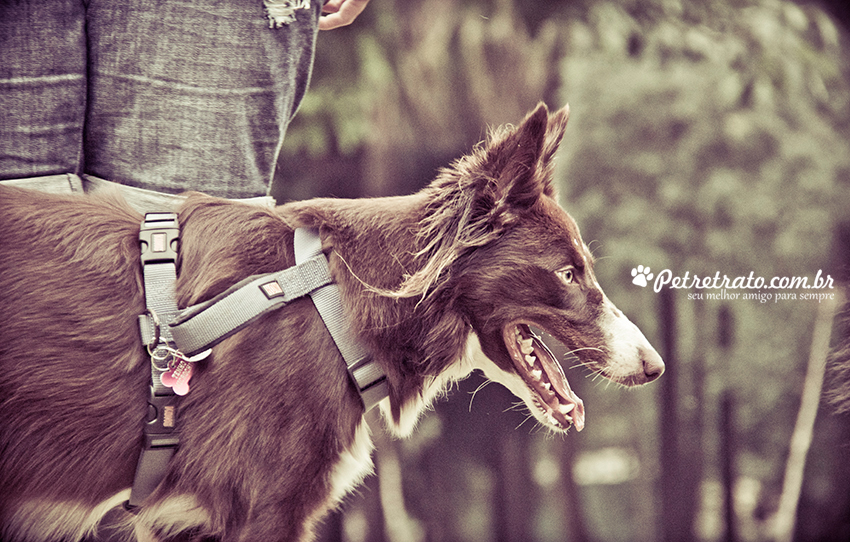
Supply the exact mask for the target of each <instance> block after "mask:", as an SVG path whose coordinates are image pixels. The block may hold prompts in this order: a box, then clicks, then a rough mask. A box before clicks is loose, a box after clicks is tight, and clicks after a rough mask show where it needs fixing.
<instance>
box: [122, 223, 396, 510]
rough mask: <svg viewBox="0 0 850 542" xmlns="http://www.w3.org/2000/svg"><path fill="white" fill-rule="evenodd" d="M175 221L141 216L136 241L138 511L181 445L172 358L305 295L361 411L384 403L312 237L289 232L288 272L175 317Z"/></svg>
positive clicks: (381, 377) (255, 279)
mask: <svg viewBox="0 0 850 542" xmlns="http://www.w3.org/2000/svg"><path fill="white" fill-rule="evenodd" d="M179 238H180V230H179V225H178V223H177V215H176V214H175V213H148V214H147V215H145V221H144V222H143V223H142V227H141V230H140V233H139V239H140V241H141V245H142V256H141V261H142V267H143V271H144V282H145V303H146V306H147V313H146V314H144V315H142V316H140V317H139V323H140V330H141V335H142V341H143V343H144V344H145V345H146V346H147V347H148V351H149V352H150V354H151V385H150V395H149V399H148V416H147V419H146V424H145V429H144V434H145V443H144V447H143V448H142V452H141V454H140V456H139V462H138V464H137V466H136V476H135V479H134V480H133V487H132V490H131V493H130V501H129V505H130V506H131V507H135V506H138V505H139V504H140V503H141V502H142V501H143V500H144V499H145V498H146V497H147V496H148V495H150V494H151V493H152V492H153V491H154V489H156V487H157V486H158V485H159V483H160V482H161V481H162V480H163V478H165V474H166V472H167V470H168V463H169V461H170V460H171V458H172V456H173V455H174V453H175V452H176V450H177V447H178V445H179V443H180V439H179V433H178V431H177V400H178V398H179V396H177V395H175V393H174V392H173V391H172V389H171V388H170V387H167V386H165V385H163V383H162V381H161V378H160V376H161V375H162V374H163V373H164V372H165V370H166V369H167V366H168V362H169V361H170V360H172V359H173V355H174V354H173V353H174V352H175V351H177V352H178V355H180V356H186V357H192V356H195V355H196V354H199V353H201V352H203V351H205V350H208V349H209V348H210V347H212V346H213V345H215V344H217V343H219V342H220V341H222V340H224V339H225V338H227V337H229V336H231V335H232V334H234V333H236V332H237V331H239V330H240V329H242V328H244V327H245V326H246V325H248V324H250V323H251V322H252V321H254V320H256V319H257V318H259V317H260V316H262V315H263V314H265V313H267V312H269V311H271V310H275V309H277V308H280V307H281V306H283V305H286V304H287V303H289V302H291V301H293V300H295V299H298V298H300V297H304V296H305V295H309V296H310V297H311V299H312V300H313V304H314V305H315V306H316V310H317V311H318V312H319V315H320V316H321V318H322V321H323V322H324V324H325V327H326V328H327V329H328V332H329V333H330V334H331V337H332V338H333V340H334V343H335V344H336V346H337V348H338V349H339V352H340V354H342V357H343V358H344V360H345V363H346V367H347V369H348V372H349V375H351V378H352V380H353V381H354V383H355V385H356V386H357V391H358V392H359V393H360V397H361V399H362V400H363V405H364V407H365V409H366V410H367V411H368V410H369V409H371V408H372V407H374V406H375V405H376V404H378V403H379V402H380V401H381V400H382V399H384V398H385V397H387V396H388V394H389V388H388V386H387V379H386V375H385V374H384V372H383V370H382V369H381V368H380V366H379V365H378V364H377V363H375V362H374V360H373V358H372V356H371V355H370V354H369V352H368V351H367V350H366V349H365V348H364V347H363V345H362V344H361V343H360V342H359V341H358V339H357V336H356V335H355V334H353V333H352V332H351V330H350V329H349V326H348V321H347V319H346V318H345V311H344V309H343V306H342V298H341V296H340V290H339V286H338V285H337V284H336V283H334V282H333V278H332V277H331V273H330V268H329V266H328V260H327V258H326V257H325V255H324V253H323V252H322V241H321V238H320V237H319V233H318V231H317V230H315V229H297V230H295V262H296V265H295V266H294V267H290V268H288V269H284V270H283V271H278V272H275V273H267V274H264V275H255V276H252V277H248V278H247V279H245V280H243V281H241V282H239V283H238V284H236V285H234V286H232V287H230V288H228V289H227V290H226V291H225V292H223V293H222V294H220V295H218V296H216V297H215V298H213V299H210V300H209V301H206V302H204V303H200V304H198V305H194V306H192V307H189V308H188V309H186V310H184V311H182V312H180V311H178V309H177V303H176V295H175V284H176V282H177V265H176V264H177V242H178V241H179Z"/></svg>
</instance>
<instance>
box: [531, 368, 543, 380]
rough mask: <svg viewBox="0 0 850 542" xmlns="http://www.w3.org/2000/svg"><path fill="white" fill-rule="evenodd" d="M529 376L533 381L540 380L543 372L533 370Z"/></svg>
mask: <svg viewBox="0 0 850 542" xmlns="http://www.w3.org/2000/svg"><path fill="white" fill-rule="evenodd" d="M531 376H532V377H533V378H534V379H535V380H540V379H541V378H542V377H543V371H542V370H541V369H534V370H532V371H531Z"/></svg>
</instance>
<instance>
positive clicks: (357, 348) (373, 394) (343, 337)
mask: <svg viewBox="0 0 850 542" xmlns="http://www.w3.org/2000/svg"><path fill="white" fill-rule="evenodd" d="M316 257H321V258H322V259H325V256H324V254H323V253H322V240H321V238H320V237H319V232H318V231H317V230H315V229H307V228H298V229H297V230H295V264H296V265H301V263H303V262H305V261H309V259H311V258H316ZM309 295H310V298H311V299H312V300H313V304H314V305H315V306H316V310H317V311H318V312H319V315H320V316H321V317H322V321H323V322H324V323H325V327H326V328H327V329H328V332H330V334H331V337H333V340H334V342H335V343H336V346H337V348H338V349H339V352H340V354H342V357H343V359H345V364H346V366H347V367H348V372H349V374H350V375H351V377H352V378H353V379H354V383H355V384H356V385H357V391H358V392H360V397H361V398H362V399H363V405H364V406H365V408H366V411H368V410H370V409H371V408H372V407H373V406H375V405H376V404H378V403H379V402H380V401H381V400H382V399H383V398H384V397H387V396H388V395H389V389H388V387H387V378H386V375H385V374H384V372H383V370H382V369H381V367H380V366H379V365H378V364H377V363H375V362H374V360H373V359H372V356H371V354H369V352H368V351H367V350H366V349H365V348H364V347H363V345H362V344H361V343H360V342H359V341H358V340H357V337H356V336H355V335H354V334H353V333H351V330H350V329H349V326H348V320H347V319H346V318H345V312H344V310H343V307H342V297H341V296H340V293H339V285H337V284H336V283H330V284H327V285H325V286H323V287H322V288H319V289H318V290H314V291H312V292H310V294H309Z"/></svg>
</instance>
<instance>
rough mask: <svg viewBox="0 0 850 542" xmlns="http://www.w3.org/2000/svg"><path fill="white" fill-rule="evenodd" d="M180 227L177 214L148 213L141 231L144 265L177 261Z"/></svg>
mask: <svg viewBox="0 0 850 542" xmlns="http://www.w3.org/2000/svg"><path fill="white" fill-rule="evenodd" d="M179 239H180V225H179V224H178V223H177V215H176V214H175V213H147V214H146V215H145V220H144V222H142V226H141V228H140V229H139V241H140V242H141V249H142V254H141V259H142V265H145V264H148V263H156V262H176V261H177V241H179Z"/></svg>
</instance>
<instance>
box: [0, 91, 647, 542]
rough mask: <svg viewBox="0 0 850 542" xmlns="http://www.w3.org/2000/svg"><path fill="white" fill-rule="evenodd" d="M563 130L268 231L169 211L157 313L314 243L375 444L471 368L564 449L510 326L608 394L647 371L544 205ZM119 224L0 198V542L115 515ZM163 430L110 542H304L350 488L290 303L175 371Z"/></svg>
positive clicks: (131, 411) (121, 269)
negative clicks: (558, 345)
mask: <svg viewBox="0 0 850 542" xmlns="http://www.w3.org/2000/svg"><path fill="white" fill-rule="evenodd" d="M566 122H567V110H566V108H565V109H563V110H560V111H558V112H556V113H554V114H551V115H550V114H549V112H548V110H547V109H546V107H545V106H543V105H542V104H541V105H540V106H539V107H538V108H537V109H536V110H535V111H534V112H533V113H531V114H530V115H529V116H528V117H527V118H526V119H525V120H524V121H523V122H522V124H521V125H520V126H519V127H517V128H504V129H502V130H500V131H498V132H497V133H494V134H493V135H491V137H490V138H489V141H488V142H487V143H486V144H483V145H481V146H480V147H478V148H477V149H475V151H474V152H473V153H472V154H470V155H469V156H466V157H464V158H462V159H460V160H459V161H457V162H456V163H455V164H454V165H453V166H452V167H451V168H449V169H446V170H444V171H442V172H441V173H440V174H439V176H438V177H437V179H436V180H435V181H434V182H433V183H432V184H431V185H430V186H428V187H427V188H425V189H423V190H422V191H420V192H419V193H417V194H413V195H410V196H404V197H391V198H379V199H360V200H337V199H316V200H311V201H304V202H296V203H289V204H287V205H283V206H280V207H278V208H277V209H274V210H271V209H262V208H258V207H254V206H249V205H245V204H238V203H233V202H228V201H225V200H220V199H215V198H210V197H207V196H203V195H192V196H190V197H189V198H188V200H187V201H186V202H185V204H184V205H183V206H182V207H181V209H180V211H179V221H180V224H181V247H180V257H179V258H180V259H179V261H178V269H179V278H178V282H177V286H176V288H177V302H178V304H179V306H180V307H186V306H189V305H192V304H196V303H199V302H201V301H204V300H207V299H210V298H212V297H214V296H216V295H217V294H219V293H221V292H222V291H223V290H225V289H227V288H228V287H230V286H232V285H233V284H235V283H236V282H238V281H240V280H242V279H244V278H245V277H247V276H250V275H253V274H258V273H268V272H272V271H278V270H281V269H284V268H287V267H289V266H291V265H293V263H294V259H293V229H294V228H296V227H301V226H308V227H316V228H319V230H320V233H321V238H322V243H323V251H324V252H325V254H327V256H328V258H329V261H330V268H331V272H332V275H333V277H334V280H335V281H336V282H337V283H338V284H339V286H340V289H341V294H342V300H343V304H344V306H345V310H346V313H347V316H348V318H349V319H350V324H351V326H352V328H353V330H354V331H355V332H356V334H357V336H358V337H359V338H360V340H361V341H362V342H363V344H364V345H365V346H366V347H367V348H368V349H369V350H370V351H371V352H372V354H373V355H374V358H375V359H376V360H377V362H378V363H379V364H380V365H381V367H382V368H383V370H384V371H385V372H386V374H387V381H388V385H389V397H388V399H385V400H384V401H382V403H381V405H380V407H381V410H382V412H383V414H384V418H385V419H386V421H387V424H388V425H389V427H390V428H391V430H392V431H393V432H394V433H395V434H397V435H402V436H403V435H407V434H409V433H410V432H411V431H412V429H413V427H414V425H415V423H416V419H417V417H418V416H419V414H420V413H421V412H422V410H423V409H425V408H426V407H427V406H428V405H429V403H430V402H431V401H432V399H433V398H434V397H435V396H437V395H439V394H440V393H443V392H444V391H445V390H446V388H447V386H448V385H449V384H450V383H451V382H453V381H455V380H457V379H461V378H464V377H465V376H467V375H468V374H469V373H470V372H471V371H472V370H473V369H476V368H478V369H481V370H482V371H483V372H484V373H485V375H486V376H487V377H488V378H490V379H492V380H494V381H497V382H500V383H502V384H503V385H505V386H507V387H508V388H509V389H510V390H511V391H512V392H513V393H514V394H515V395H516V396H517V397H519V398H521V399H522V400H523V401H524V402H525V404H526V405H527V407H528V409H529V410H530V411H531V413H532V414H533V415H534V416H535V417H536V418H537V420H538V421H539V422H540V423H541V424H543V425H545V426H547V427H549V428H551V430H553V431H560V432H563V431H566V430H567V429H568V428H569V427H570V426H571V425H575V426H576V428H577V429H581V428H582V426H583V425H584V406H583V404H582V402H581V400H580V399H579V398H578V397H576V395H575V394H574V393H573V392H572V391H571V390H570V386H569V384H568V382H567V379H566V378H565V376H564V373H563V371H562V369H561V366H560V365H559V363H558V361H557V360H555V359H552V356H551V354H550V353H549V351H548V349H546V348H545V346H544V345H543V343H542V342H541V341H540V340H538V339H537V338H535V337H533V336H532V333H531V328H532V327H534V328H537V329H540V330H543V331H545V332H547V333H548V334H550V335H552V336H554V337H555V338H556V339H557V340H559V341H560V342H562V343H563V345H564V346H566V347H567V348H568V349H569V351H570V352H572V355H573V356H575V358H577V360H578V362H580V363H583V364H584V365H586V366H588V367H590V368H591V369H592V370H593V371H595V372H597V373H599V374H601V375H603V376H605V377H606V378H608V379H611V380H613V381H614V382H617V383H620V384H623V385H626V386H632V385H638V384H643V383H646V382H649V381H652V380H654V379H655V378H656V377H658V376H659V375H660V374H661V372H662V371H663V369H664V365H663V363H662V361H661V358H660V357H659V356H658V354H657V353H656V352H655V350H653V348H652V347H651V346H650V345H649V343H648V342H647V340H646V339H645V338H644V336H643V335H642V334H641V332H640V331H639V330H638V329H637V327H636V326H635V325H634V324H632V323H631V322H630V321H629V320H628V319H627V318H626V317H625V316H623V314H622V313H621V312H620V311H619V310H617V308H616V307H615V306H614V305H613V304H612V303H611V301H610V300H608V299H607V298H606V296H605V294H604V293H603V292H602V289H601V288H600V287H599V284H598V283H597V281H596V279H595V277H594V274H593V259H592V257H591V254H590V252H589V251H588V249H587V247H586V246H585V244H584V243H583V242H582V239H581V236H580V235H579V230H578V227H577V226H576V224H575V222H574V221H573V220H572V218H570V216H569V215H568V214H567V213H566V212H565V211H564V210H563V209H562V208H561V207H559V205H558V204H557V203H556V199H555V192H554V188H553V186H552V180H551V177H552V162H553V155H554V154H555V152H556V150H557V148H558V145H559V143H560V141H561V138H562V136H563V133H564V129H565V127H566ZM140 220H141V217H140V216H139V215H138V214H136V213H135V212H134V211H132V210H131V209H130V208H129V207H128V206H127V205H126V204H125V203H123V202H122V201H120V200H119V198H117V197H91V196H84V197H74V196H55V195H47V194H42V193H36V192H32V191H26V190H21V189H13V188H8V187H0V232H2V233H0V235H2V237H0V308H1V309H2V313H3V316H2V319H0V527H2V531H0V538H2V540H5V541H7V542H13V541H40V542H41V541H53V540H56V541H58V540H63V541H77V540H81V539H84V538H86V537H87V536H91V535H92V533H93V532H95V530H96V528H97V526H98V524H99V523H100V522H101V519H102V518H103V516H104V515H105V514H106V513H107V511H109V510H113V513H112V514H111V515H114V514H116V512H115V511H114V509H115V508H116V507H120V505H121V504H122V503H123V502H124V501H126V500H127V498H128V494H129V489H128V488H129V486H130V485H131V482H132V480H133V473H134V469H135V466H136V461H137V458H138V455H139V450H140V448H141V443H142V428H141V426H142V423H143V422H142V420H143V418H144V415H145V413H146V402H147V389H148V383H149V379H150V363H149V359H148V357H147V353H146V351H145V350H144V348H142V347H141V343H140V338H139V331H138V324H137V316H138V315H139V314H141V313H142V312H144V307H145V305H144V295H143V291H142V283H141V275H140V265H139V247H138V232H139V224H140ZM180 424H181V425H180V428H181V444H180V449H179V450H178V452H177V453H176V455H175V456H174V457H173V459H172V460H171V462H170V464H169V470H168V473H167V475H166V477H165V479H164V480H163V481H162V483H161V484H160V485H159V487H158V488H157V490H156V491H155V492H154V493H153V494H152V495H150V497H148V499H147V500H146V501H145V502H144V503H143V505H142V506H141V508H140V510H139V512H138V514H136V515H131V514H129V513H123V512H121V513H117V514H118V515H123V516H126V517H123V518H121V520H120V522H119V523H121V525H120V526H118V527H116V526H115V525H113V526H112V527H113V528H119V530H120V528H121V527H123V528H124V529H125V530H126V531H127V535H128V538H130V539H132V538H134V537H137V538H138V539H140V540H170V539H176V540H200V539H208V538H217V539H221V540H225V541H230V540H263V541H301V540H309V539H311V537H312V531H313V526H314V524H315V523H316V521H317V520H319V519H320V518H321V517H322V516H323V515H324V514H325V513H326V512H327V511H328V510H329V509H331V508H332V507H333V506H335V505H336V503H338V502H339V500H340V499H341V498H342V497H343V496H344V495H345V494H346V493H347V492H348V491H350V490H351V489H352V488H353V487H354V486H355V485H356V484H358V483H359V482H360V481H361V480H362V479H363V477H364V476H365V475H366V474H367V473H368V472H369V471H370V469H371V460H370V452H371V448H372V444H371V441H370V436H369V429H368V427H367V426H366V423H365V421H364V412H363V406H362V404H361V401H360V398H359V396H358V394H357V391H356V389H355V388H354V386H353V384H352V383H351V382H350V380H349V377H348V374H347V372H346V368H345V365H344V362H343V361H342V358H341V356H340V354H339V351H338V350H337V349H336V348H335V346H334V343H333V342H332V339H331V337H330V335H329V334H328V333H327V331H326V329H325V328H324V326H323V323H322V321H321V320H320V318H319V316H318V315H317V313H316V311H315V308H314V307H313V305H312V302H311V301H310V300H309V299H307V298H304V299H300V300H298V301H295V302H294V303H291V304H289V305H287V306H286V307H285V308H283V309H280V310H277V311H274V312H272V313H269V314H266V315H265V316H263V317H261V318H260V319H259V320H257V321H256V322H254V323H252V324H251V325H249V326H247V327H245V328H244V329H242V330H241V331H239V332H238V333H236V334H235V335H233V336H231V337H229V338H228V339H226V340H224V341H223V342H221V343H220V344H218V345H217V346H215V347H214V349H213V353H212V355H211V356H210V357H209V358H207V359H206V360H204V361H201V362H198V370H197V371H196V374H195V376H194V377H193V380H192V391H191V393H189V394H188V395H187V396H186V397H184V398H183V399H182V403H181V405H180Z"/></svg>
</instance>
